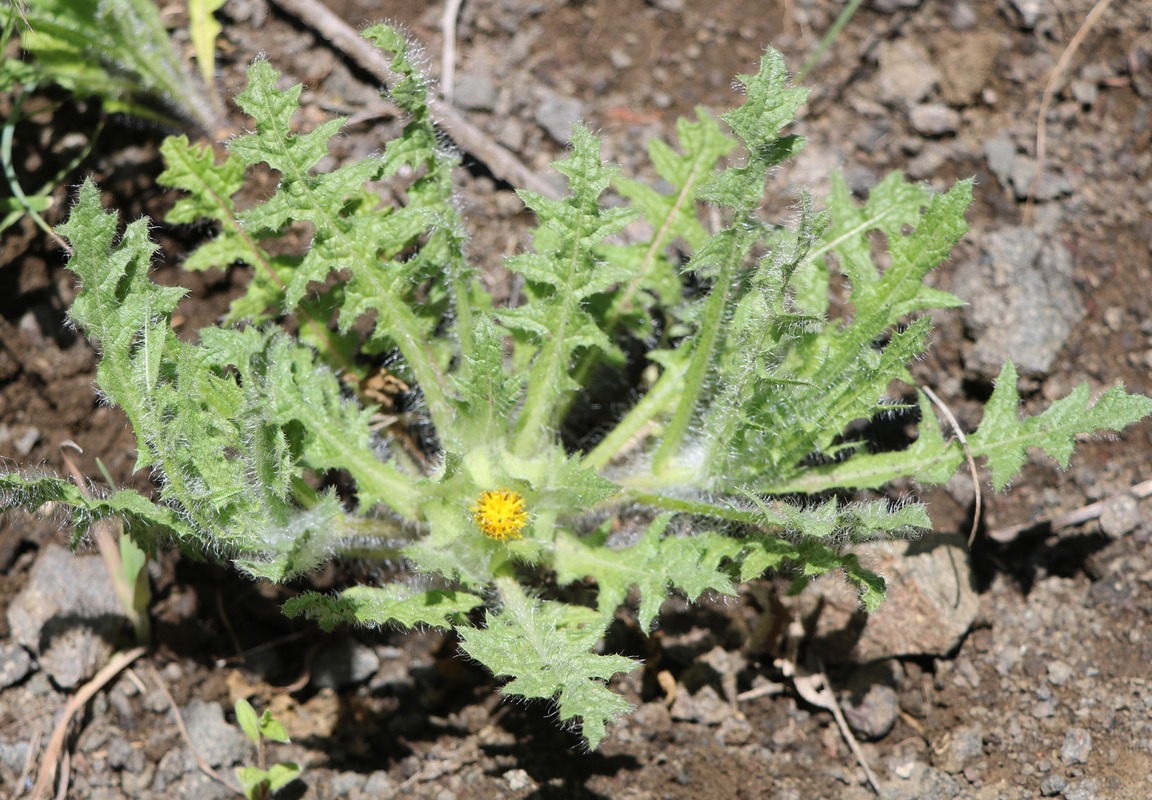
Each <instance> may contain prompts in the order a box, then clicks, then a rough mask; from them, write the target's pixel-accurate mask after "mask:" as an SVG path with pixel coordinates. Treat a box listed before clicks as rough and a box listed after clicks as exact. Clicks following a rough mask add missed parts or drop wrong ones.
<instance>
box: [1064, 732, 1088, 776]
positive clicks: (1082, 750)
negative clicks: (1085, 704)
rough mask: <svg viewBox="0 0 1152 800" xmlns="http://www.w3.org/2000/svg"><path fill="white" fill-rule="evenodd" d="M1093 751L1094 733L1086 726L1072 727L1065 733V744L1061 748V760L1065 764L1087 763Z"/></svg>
mask: <svg viewBox="0 0 1152 800" xmlns="http://www.w3.org/2000/svg"><path fill="white" fill-rule="evenodd" d="M1091 753H1092V734H1091V733H1090V732H1089V731H1088V730H1086V729H1085V728H1071V729H1069V731H1068V732H1067V733H1066V734H1064V744H1063V746H1062V747H1061V748H1060V761H1061V762H1062V763H1063V764H1064V766H1066V767H1067V766H1071V765H1072V764H1087V763H1088V756H1089V755H1091Z"/></svg>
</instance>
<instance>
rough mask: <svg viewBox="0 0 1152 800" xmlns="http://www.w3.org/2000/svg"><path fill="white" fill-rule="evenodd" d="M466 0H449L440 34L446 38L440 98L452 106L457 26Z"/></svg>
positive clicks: (454, 84) (442, 18)
mask: <svg viewBox="0 0 1152 800" xmlns="http://www.w3.org/2000/svg"><path fill="white" fill-rule="evenodd" d="M462 5H464V0H447V2H446V3H444V16H443V17H441V18H440V33H441V34H442V35H443V36H444V49H443V53H442V55H441V57H440V96H441V97H443V98H444V102H445V103H447V104H448V105H452V95H453V94H454V93H455V91H456V24H457V21H458V18H459V16H460V6H462Z"/></svg>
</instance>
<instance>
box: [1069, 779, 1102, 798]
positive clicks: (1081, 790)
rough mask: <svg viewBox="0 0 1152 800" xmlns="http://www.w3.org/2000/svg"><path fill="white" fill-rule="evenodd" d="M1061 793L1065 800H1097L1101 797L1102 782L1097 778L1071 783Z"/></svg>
mask: <svg viewBox="0 0 1152 800" xmlns="http://www.w3.org/2000/svg"><path fill="white" fill-rule="evenodd" d="M1061 793H1062V794H1063V795H1064V800H1096V798H1098V797H1099V796H1100V781H1098V780H1096V779H1095V778H1081V779H1080V780H1075V781H1071V782H1069V783H1068V785H1066V786H1065V787H1064V789H1063V791H1062V792H1061Z"/></svg>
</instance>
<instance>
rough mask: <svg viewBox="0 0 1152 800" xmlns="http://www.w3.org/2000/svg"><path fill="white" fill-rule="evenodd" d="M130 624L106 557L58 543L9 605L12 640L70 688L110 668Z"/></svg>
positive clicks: (38, 561)
mask: <svg viewBox="0 0 1152 800" xmlns="http://www.w3.org/2000/svg"><path fill="white" fill-rule="evenodd" d="M127 624H128V620H127V618H126V617H125V616H124V614H123V612H122V611H121V609H120V603H119V601H118V600H117V599H116V594H115V592H114V591H113V589H112V581H111V579H110V578H109V577H108V572H107V569H106V568H105V566H104V562H103V561H102V560H101V558H100V557H99V556H76V555H73V554H72V553H70V552H69V551H68V550H66V549H64V548H63V547H59V546H57V545H53V544H50V545H48V546H47V547H45V548H44V551H43V552H42V553H40V555H39V557H37V559H36V563H35V565H34V566H33V567H32V571H31V573H30V574H29V576H28V584H27V585H26V586H25V587H24V589H23V590H22V591H21V592H20V594H18V595H17V596H16V598H15V599H14V600H13V601H12V605H11V606H9V608H8V625H9V626H10V628H11V631H12V638H13V639H15V640H16V641H18V642H19V643H20V644H22V645H24V646H25V647H27V648H28V649H29V650H31V651H33V652H35V653H37V654H38V657H39V661H40V668H41V669H42V670H44V671H45V672H46V673H48V675H50V676H51V677H52V679H53V680H54V681H55V682H56V684H57V685H58V686H60V687H62V688H65V689H68V688H72V687H74V686H77V685H79V684H80V683H83V682H84V681H86V680H88V679H89V678H91V677H92V676H93V675H95V674H96V672H97V670H99V669H100V667H102V666H104V664H105V663H106V662H107V661H108V658H109V657H110V656H111V655H112V651H113V643H114V642H115V641H116V639H117V638H118V637H119V635H120V634H121V632H122V631H123V630H124V628H125V626H126V625H127Z"/></svg>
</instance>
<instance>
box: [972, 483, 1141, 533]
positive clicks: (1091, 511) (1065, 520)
mask: <svg viewBox="0 0 1152 800" xmlns="http://www.w3.org/2000/svg"><path fill="white" fill-rule="evenodd" d="M1123 494H1129V495H1131V496H1132V497H1134V498H1136V499H1137V500H1141V499H1143V498H1145V497H1149V496H1152V480H1149V481H1144V482H1143V483H1138V484H1136V485H1135V486H1133V487H1132V488H1131V489H1129V490H1128V491H1127V492H1121V495H1123ZM1117 496H1119V495H1114V496H1113V497H1109V498H1108V499H1107V500H1100V501H1098V502H1095V503H1089V504H1088V505H1086V506H1081V507H1080V508H1076V509H1073V510H1072V511H1065V512H1064V513H1063V514H1056V515H1055V516H1052V517H1039V518H1037V519H1034V520H1032V521H1031V522H1025V523H1023V524H1021V525H1010V526H1008V527H1007V528H997V529H996V530H994V531H989V532H988V538H989V539H991V540H992V541H995V542H1001V543H1004V542H1011V541H1014V540H1015V539H1016V537H1017V536H1019V535H1020V534H1021V533H1023V532H1024V531H1027V530H1032V529H1033V528H1038V527H1040V526H1041V525H1047V526H1049V527H1050V528H1051V529H1053V530H1058V529H1060V528H1071V527H1074V526H1076V525H1083V524H1084V523H1085V522H1089V521H1091V520H1094V519H1099V518H1100V515H1101V514H1103V513H1104V509H1105V508H1107V507H1108V504H1109V503H1110V502H1111V501H1112V500H1113V499H1115V497H1117Z"/></svg>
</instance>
